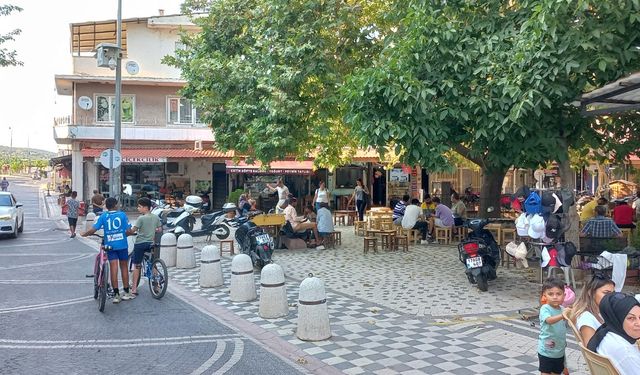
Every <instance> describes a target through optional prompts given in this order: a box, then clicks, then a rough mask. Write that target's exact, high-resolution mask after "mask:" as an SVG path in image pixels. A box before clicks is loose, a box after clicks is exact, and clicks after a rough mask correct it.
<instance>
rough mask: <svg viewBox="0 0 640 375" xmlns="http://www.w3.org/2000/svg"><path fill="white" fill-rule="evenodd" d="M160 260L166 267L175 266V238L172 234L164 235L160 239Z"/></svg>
mask: <svg viewBox="0 0 640 375" xmlns="http://www.w3.org/2000/svg"><path fill="white" fill-rule="evenodd" d="M160 259H162V260H163V261H164V264H166V265H167V267H175V266H176V236H175V235H174V234H173V233H165V234H163V235H162V237H161V238H160Z"/></svg>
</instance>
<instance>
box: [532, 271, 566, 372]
mask: <svg viewBox="0 0 640 375" xmlns="http://www.w3.org/2000/svg"><path fill="white" fill-rule="evenodd" d="M542 295H543V296H544V298H545V299H546V304H544V305H542V306H541V307H540V335H539V336H538V360H539V362H540V366H539V367H538V370H539V371H540V374H541V375H551V374H562V373H563V371H564V360H565V358H564V350H565V348H566V347H567V323H566V322H565V321H564V316H563V315H562V306H561V304H562V302H564V282H563V281H561V280H559V279H555V278H549V279H547V280H545V282H544V283H543V284H542Z"/></svg>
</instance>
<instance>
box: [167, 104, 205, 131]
mask: <svg viewBox="0 0 640 375" xmlns="http://www.w3.org/2000/svg"><path fill="white" fill-rule="evenodd" d="M168 112H169V114H168V117H169V123H170V124H197V125H201V124H202V122H201V121H200V115H199V114H198V110H197V109H196V107H194V106H193V104H191V100H189V99H185V98H169V103H168Z"/></svg>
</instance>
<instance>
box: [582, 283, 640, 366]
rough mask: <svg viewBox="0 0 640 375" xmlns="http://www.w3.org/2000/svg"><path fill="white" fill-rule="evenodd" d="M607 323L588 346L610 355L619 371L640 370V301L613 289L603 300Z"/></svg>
mask: <svg viewBox="0 0 640 375" xmlns="http://www.w3.org/2000/svg"><path fill="white" fill-rule="evenodd" d="M600 314H601V315H602V319H603V320H604V323H603V324H602V325H601V326H600V328H598V330H597V331H596V333H595V334H594V335H593V337H592V338H591V340H590V341H589V344H588V345H587V348H588V349H589V350H591V351H593V352H597V353H598V354H602V355H604V356H607V357H609V359H611V362H612V363H613V365H614V366H615V367H616V369H617V370H618V373H620V375H637V374H638V373H640V348H638V345H637V344H636V341H637V340H638V339H640V302H638V301H637V300H636V299H635V298H634V297H633V296H630V295H627V294H624V293H610V294H607V295H606V296H604V298H602V301H601V302H600Z"/></svg>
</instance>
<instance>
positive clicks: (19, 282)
mask: <svg viewBox="0 0 640 375" xmlns="http://www.w3.org/2000/svg"><path fill="white" fill-rule="evenodd" d="M92 283H93V280H91V279H78V280H0V284H5V285H7V284H8V285H22V284H24V285H39V284H92Z"/></svg>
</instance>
